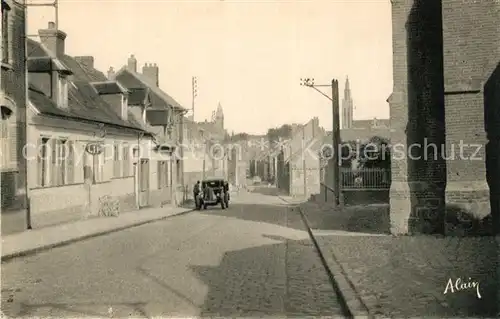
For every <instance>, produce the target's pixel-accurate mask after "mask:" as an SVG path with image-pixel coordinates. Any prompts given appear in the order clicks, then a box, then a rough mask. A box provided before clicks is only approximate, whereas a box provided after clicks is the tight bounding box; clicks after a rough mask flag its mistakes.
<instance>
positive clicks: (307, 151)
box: [249, 117, 390, 198]
mask: <svg viewBox="0 0 500 319" xmlns="http://www.w3.org/2000/svg"><path fill="white" fill-rule="evenodd" d="M374 121H376V120H372V121H370V120H366V121H352V122H353V123H355V124H351V125H350V126H349V127H348V128H345V129H342V130H340V137H341V140H342V141H360V142H366V141H368V140H369V139H370V138H372V137H374V136H378V137H382V138H386V137H388V136H389V135H390V129H389V126H388V125H385V127H380V126H378V127H373V122H374ZM379 121H383V120H379ZM384 124H385V123H384ZM323 145H332V135H331V132H327V131H325V130H324V129H323V128H322V127H321V126H320V125H319V119H318V118H317V117H313V118H312V119H311V120H309V121H308V122H307V123H306V124H303V125H294V126H292V137H291V139H290V140H288V141H286V142H285V143H277V144H276V145H271V146H270V147H269V148H268V149H265V150H262V151H260V152H258V153H257V154H255V156H254V157H253V158H252V159H251V160H250V162H249V165H250V167H252V168H253V169H252V175H256V176H259V177H260V178H261V179H262V180H265V181H268V182H270V183H273V184H274V185H276V186H277V187H278V188H279V189H280V190H281V191H283V192H284V193H287V194H289V195H291V196H295V197H302V198H303V197H306V198H308V197H310V196H311V195H313V194H318V193H320V188H321V187H320V185H321V183H322V182H325V183H326V184H327V185H328V186H330V187H332V186H333V185H330V184H331V178H329V177H326V175H327V172H328V171H329V169H328V167H327V165H328V164H331V163H330V162H329V161H327V160H326V159H322V157H321V155H320V154H321V150H322V146H323Z"/></svg>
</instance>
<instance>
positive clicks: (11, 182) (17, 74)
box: [0, 0, 26, 228]
mask: <svg viewBox="0 0 500 319" xmlns="http://www.w3.org/2000/svg"><path fill="white" fill-rule="evenodd" d="M7 3H8V4H9V6H10V7H11V11H10V17H11V20H10V23H9V27H10V28H11V30H12V31H11V32H12V33H11V34H12V37H11V43H12V50H11V52H12V53H13V54H12V55H11V57H12V63H11V66H12V68H8V69H7V68H4V67H2V69H1V80H0V83H1V91H2V93H3V94H4V95H5V97H6V98H7V99H9V100H11V101H12V102H13V103H14V109H13V110H12V111H14V114H13V116H15V117H16V118H15V121H14V122H15V125H14V127H13V128H12V129H11V137H12V139H11V143H12V146H13V149H14V150H15V152H14V154H13V158H14V159H17V160H18V163H17V165H15V160H14V166H17V167H14V169H13V170H12V169H10V170H9V172H8V173H6V174H7V175H8V176H9V178H5V179H4V178H3V177H7V175H5V176H2V179H1V183H2V184H1V189H2V194H3V192H4V191H5V190H9V191H11V193H12V194H14V196H13V197H12V198H8V199H7V198H3V199H2V204H5V205H6V206H7V207H5V206H4V205H2V213H8V212H7V210H8V208H9V207H10V208H19V207H25V200H24V193H25V180H24V174H25V169H26V168H25V167H26V164H25V161H24V160H23V157H22V147H23V145H24V144H25V141H26V134H25V124H24V117H25V110H26V109H25V105H26V99H25V76H26V75H25V68H24V56H25V50H24V34H25V32H24V11H23V8H22V6H21V5H19V4H17V3H16V2H15V1H12V0H8V1H7ZM12 190H14V191H12ZM13 213H14V212H12V213H9V214H13ZM14 214H16V215H19V218H20V219H24V212H22V211H19V212H15V213H14ZM14 219H16V218H13V219H9V220H14ZM6 221H7V219H6ZM21 224H24V223H21ZM6 227H8V225H2V228H6Z"/></svg>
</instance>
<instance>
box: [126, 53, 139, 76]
mask: <svg viewBox="0 0 500 319" xmlns="http://www.w3.org/2000/svg"><path fill="white" fill-rule="evenodd" d="M127 68H128V69H129V70H130V71H133V72H137V60H136V58H135V56H134V55H133V54H132V55H131V56H130V58H128V63H127Z"/></svg>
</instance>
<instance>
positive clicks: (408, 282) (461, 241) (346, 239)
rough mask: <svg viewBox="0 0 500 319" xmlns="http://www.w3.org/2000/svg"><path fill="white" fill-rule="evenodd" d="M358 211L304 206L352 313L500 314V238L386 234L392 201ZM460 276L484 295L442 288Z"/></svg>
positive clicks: (491, 315) (415, 314) (327, 262)
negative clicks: (473, 283)
mask: <svg viewBox="0 0 500 319" xmlns="http://www.w3.org/2000/svg"><path fill="white" fill-rule="evenodd" d="M357 210H358V211H357V212H356V208H349V209H347V210H344V211H340V210H337V211H333V209H331V208H328V207H325V206H321V205H319V204H316V203H311V202H307V203H303V204H301V211H302V212H303V214H304V216H305V217H306V219H307V220H308V222H309V224H310V228H312V234H313V236H314V237H315V240H316V242H317V244H318V247H319V249H320V251H321V254H322V255H323V258H324V260H325V262H326V264H327V265H328V268H329V269H330V271H331V273H332V275H333V277H334V278H335V281H336V282H337V284H338V286H339V289H340V290H341V292H342V295H343V296H344V299H345V300H346V303H347V304H348V306H349V307H350V308H351V311H352V313H353V314H354V315H356V314H357V315H361V316H363V315H365V314H366V312H368V313H369V314H370V315H373V316H376V317H379V316H380V317H384V318H387V317H398V318H401V317H473V316H474V317H497V316H498V315H499V314H500V313H499V312H498V300H499V299H498V298H499V294H500V290H499V279H500V278H499V274H498V271H499V263H498V258H499V244H500V239H499V238H497V239H496V241H495V238H494V237H487V236H484V237H435V236H400V237H396V236H391V235H386V234H384V233H385V232H386V225H384V223H386V222H388V221H387V220H386V218H387V214H388V210H387V207H385V206H384V205H369V206H365V207H361V208H357ZM357 218H358V219H359V225H360V226H358V227H357V228H358V229H356V227H355V226H356V219H357ZM371 224H375V225H378V226H377V227H375V226H374V225H371ZM457 278H462V280H463V281H465V282H468V281H476V282H479V286H480V295H481V298H478V297H477V292H476V289H467V290H462V291H456V292H455V293H451V292H448V293H447V294H444V291H445V288H446V285H447V282H448V280H449V279H452V281H453V282H454V281H455V280H456V279H457ZM469 278H471V279H470V280H469Z"/></svg>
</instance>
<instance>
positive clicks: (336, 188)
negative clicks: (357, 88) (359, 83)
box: [300, 78, 342, 207]
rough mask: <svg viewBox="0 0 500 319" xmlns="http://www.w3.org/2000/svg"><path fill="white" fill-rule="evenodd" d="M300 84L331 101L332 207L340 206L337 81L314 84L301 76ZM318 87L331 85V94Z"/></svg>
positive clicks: (309, 79) (311, 79)
mask: <svg viewBox="0 0 500 319" xmlns="http://www.w3.org/2000/svg"><path fill="white" fill-rule="evenodd" d="M300 85H301V86H307V87H310V88H312V89H314V90H315V91H316V92H318V93H319V94H321V95H323V96H324V97H326V98H327V99H328V100H330V101H331V102H332V148H333V154H332V159H331V164H332V175H333V176H332V179H333V185H332V188H333V194H334V196H335V198H334V201H333V205H334V207H338V206H340V195H341V193H342V192H341V190H340V167H339V162H340V160H339V158H340V154H339V152H340V143H341V141H340V118H339V82H338V81H337V80H335V79H332V83H331V84H321V85H318V84H314V79H313V78H303V79H300ZM318 87H331V90H332V96H331V97H330V96H328V95H327V94H325V93H323V92H322V91H321V90H319V89H318Z"/></svg>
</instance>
